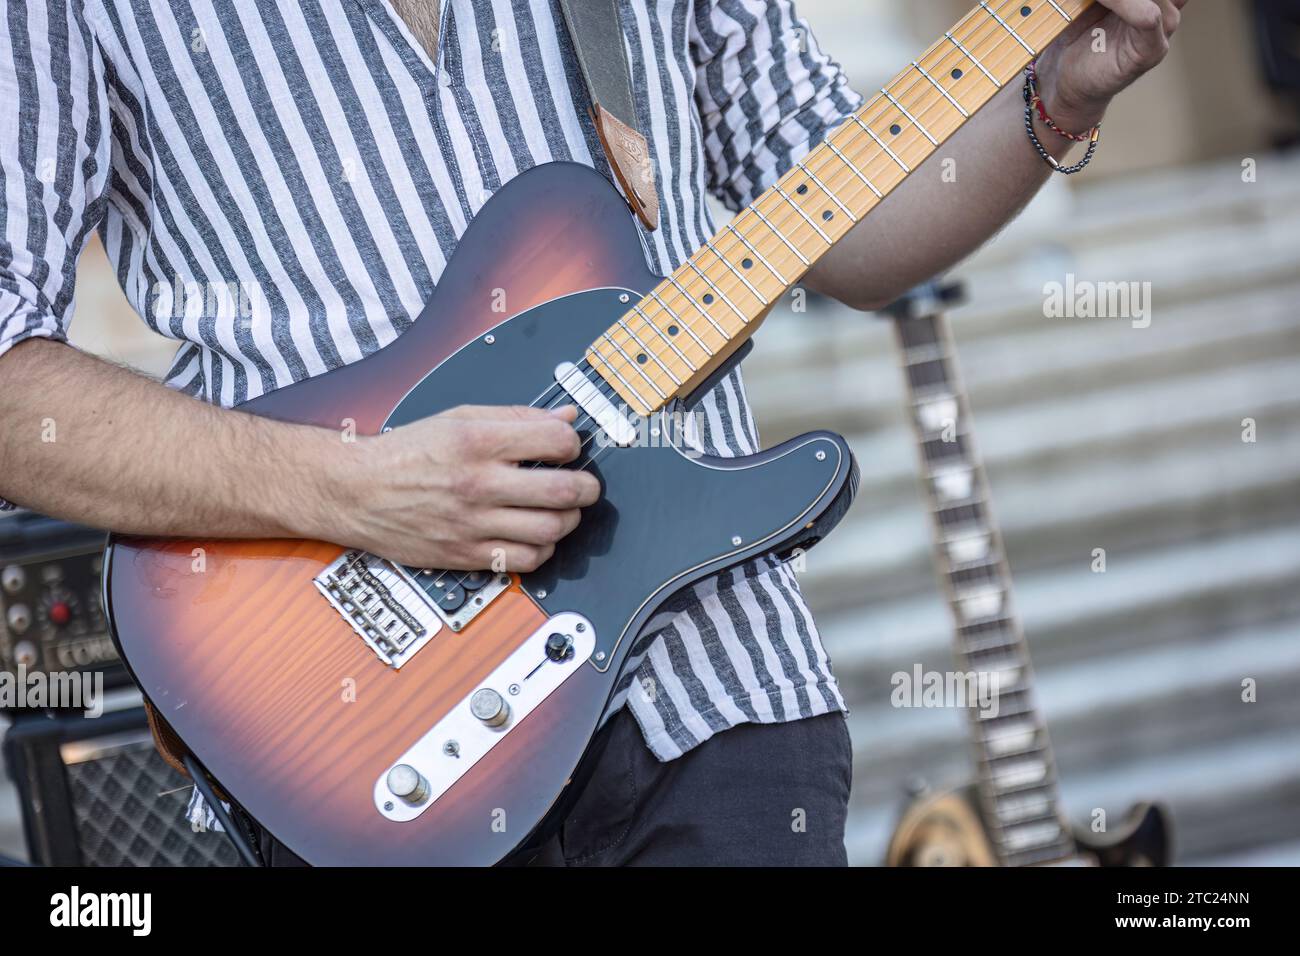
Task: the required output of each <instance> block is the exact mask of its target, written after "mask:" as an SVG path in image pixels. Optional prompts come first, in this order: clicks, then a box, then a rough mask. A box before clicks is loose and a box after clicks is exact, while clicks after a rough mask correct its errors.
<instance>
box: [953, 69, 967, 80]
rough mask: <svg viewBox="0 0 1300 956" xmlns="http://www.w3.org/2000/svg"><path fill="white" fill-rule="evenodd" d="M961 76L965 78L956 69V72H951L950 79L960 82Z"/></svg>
mask: <svg viewBox="0 0 1300 956" xmlns="http://www.w3.org/2000/svg"><path fill="white" fill-rule="evenodd" d="M963 76H965V74H964V73H962V71H961V70H960V69H957V70H953V71H952V78H953V79H954V80H960V79H961V78H962V77H963Z"/></svg>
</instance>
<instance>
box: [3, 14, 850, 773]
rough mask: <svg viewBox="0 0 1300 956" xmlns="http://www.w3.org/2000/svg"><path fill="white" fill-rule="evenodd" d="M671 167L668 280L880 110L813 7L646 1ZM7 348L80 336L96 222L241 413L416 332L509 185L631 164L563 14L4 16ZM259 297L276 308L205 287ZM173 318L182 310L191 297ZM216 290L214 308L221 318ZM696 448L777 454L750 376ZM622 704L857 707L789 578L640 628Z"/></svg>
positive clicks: (666, 754)
mask: <svg viewBox="0 0 1300 956" xmlns="http://www.w3.org/2000/svg"><path fill="white" fill-rule="evenodd" d="M619 12H620V16H621V18H622V25H623V32H624V36H625V43H626V47H627V51H628V57H629V61H630V65H631V69H632V73H633V88H634V94H635V97H636V99H637V102H638V107H637V108H638V114H639V116H638V121H639V124H640V126H641V128H642V130H643V131H645V132H646V134H647V138H648V140H649V143H650V148H651V152H652V155H653V158H654V160H655V164H656V169H657V178H658V189H659V195H660V198H661V213H660V222H661V225H660V228H659V229H658V230H657V231H654V232H647V231H645V230H642V238H643V240H644V246H645V251H646V255H647V257H648V262H649V264H650V265H651V267H652V268H653V269H654V270H655V271H656V272H658V273H660V274H667V273H669V272H671V271H672V270H673V269H675V268H676V267H677V266H678V265H680V264H681V263H682V262H683V261H684V260H685V259H686V258H687V257H688V256H689V255H690V253H691V252H692V251H694V250H695V249H696V248H697V247H699V246H700V245H702V244H703V242H704V241H705V240H706V239H708V238H709V237H710V236H711V235H712V234H713V232H714V230H715V224H714V222H713V221H712V218H711V215H710V211H709V208H708V207H707V205H706V202H705V198H706V196H707V195H708V194H710V193H711V194H713V195H714V196H716V197H718V198H719V199H720V200H721V201H722V202H723V203H724V204H725V205H726V206H727V207H729V208H730V209H732V210H733V211H734V210H738V209H740V208H742V207H743V206H744V205H746V204H748V203H749V202H750V201H752V200H753V199H754V198H755V197H756V196H757V195H758V194H759V193H760V192H762V191H763V190H764V189H765V188H766V187H767V186H768V185H770V184H771V183H772V182H774V181H775V180H776V178H777V177H778V176H779V175H780V174H781V173H783V172H785V171H786V170H787V169H789V168H790V166H791V165H792V164H793V163H794V162H795V161H797V160H798V159H799V158H800V157H802V156H803V154H804V153H806V152H807V151H808V150H809V149H810V148H811V147H812V146H813V145H815V144H816V143H817V142H819V141H820V140H821V139H822V138H823V137H824V136H825V135H826V133H827V132H829V130H830V129H832V128H833V127H834V126H835V125H836V124H837V123H839V122H840V121H841V120H842V119H844V118H845V117H846V116H847V115H848V114H849V113H850V112H852V111H853V110H854V109H855V108H857V106H858V105H860V101H859V99H858V97H857V96H856V95H854V94H853V93H852V92H851V91H850V90H849V89H848V87H847V85H846V81H845V77H844V75H843V73H842V72H841V70H840V68H839V67H838V66H837V65H836V64H835V63H834V62H833V61H831V60H830V59H829V58H827V57H826V56H825V55H823V54H822V52H821V51H820V49H819V47H818V45H817V43H816V41H815V40H814V39H813V37H812V35H811V34H810V32H809V30H808V28H807V25H806V24H805V23H804V21H803V20H801V19H800V18H799V17H798V15H797V14H796V12H795V10H794V9H793V6H792V3H791V2H790V0H769V2H760V0H693V2H692V0H678V2H673V0H620V3H619ZM0 15H2V16H3V18H4V21H5V27H4V29H0V188H3V192H4V203H3V204H0V354H3V352H4V351H6V350H8V349H9V348H10V347H12V346H13V345H14V344H15V343H17V342H20V341H22V340H24V339H27V338H31V337H33V336H44V337H47V338H53V339H62V338H63V337H64V336H65V333H66V330H67V328H68V323H69V322H70V320H71V318H72V315H73V311H74V304H73V279H74V271H75V266H76V261H77V256H78V254H79V252H80V251H81V249H82V248H83V246H84V245H85V243H86V241H87V238H88V236H89V234H90V232H91V231H92V230H98V232H99V234H100V236H101V238H102V240H103V244H104V247H105V249H106V250H107V252H108V257H109V260H110V261H111V263H112V264H113V266H114V268H115V269H116V271H117V277H118V279H119V281H120V283H121V286H122V288H123V289H124V291H125V293H126V296H127V299H128V300H129V301H130V303H131V305H132V306H133V307H134V308H135V309H136V310H137V311H138V312H139V313H140V315H141V316H142V318H143V320H144V321H145V322H146V323H148V324H149V326H150V327H151V328H153V329H154V330H155V331H156V332H159V333H161V334H162V335H164V336H168V337H170V338H173V339H175V340H176V341H177V342H178V344H179V347H178V349H177V351H176V357H175V361H174V363H173V364H172V366H171V369H170V370H169V372H168V373H167V376H166V382H167V384H168V385H169V386H171V387H172V388H175V389H179V390H180V391H182V392H185V393H188V394H190V395H194V396H197V397H198V398H201V399H203V400H206V401H209V402H213V403H217V404H219V405H222V406H231V405H235V404H238V403H240V402H243V401H245V400H247V399H250V398H253V397H255V396H257V395H260V394H262V393H265V392H267V391H270V390H272V389H276V388H280V387H283V386H285V385H288V384H290V383H292V382H296V381H299V380H301V379H303V378H306V377H309V376H314V375H318V374H320V373H322V372H324V371H326V370H328V369H331V368H334V367H337V366H339V365H342V364H346V363H349V362H354V361H357V360H358V359H360V358H363V357H364V356H366V355H368V354H370V353H372V352H374V351H375V350H377V349H379V348H381V347H383V346H384V345H386V344H388V343H389V342H391V341H393V339H395V338H396V337H397V336H399V335H400V334H401V333H402V332H403V331H404V330H405V329H407V328H408V327H409V326H410V325H411V323H412V321H414V319H415V318H416V316H417V315H418V314H419V313H420V311H421V308H422V306H423V304H424V303H425V301H426V300H427V299H428V298H429V296H430V294H431V292H432V291H433V289H434V287H435V285H436V284H437V282H438V280H439V277H440V275H441V273H442V270H443V269H444V267H445V266H446V263H447V260H448V258H449V257H450V256H451V253H452V250H453V249H454V248H455V246H456V242H457V240H458V239H459V237H460V236H461V234H462V233H463V232H464V231H465V228H466V226H467V225H468V224H469V222H470V220H471V219H473V218H474V215H475V213H477V212H478V210H479V209H480V208H482V206H483V204H484V203H486V202H487V201H488V199H489V197H490V196H491V195H492V193H493V192H494V191H495V190H497V189H499V188H500V187H501V185H502V184H503V183H505V182H507V181H508V180H509V179H511V178H512V177H514V176H516V175H518V174H519V173H520V172H521V171H523V170H526V169H528V168H530V167H532V166H535V165H537V164H539V163H545V162H550V161H555V160H570V161H575V162H579V163H585V164H587V165H590V166H593V167H595V168H596V169H597V170H599V171H600V172H601V173H603V174H605V175H606V176H609V175H610V173H609V167H608V165H607V163H606V161H605V158H604V156H603V154H602V152H601V148H600V144H599V140H598V139H597V137H596V133H595V130H594V128H593V126H592V125H591V122H590V120H589V118H588V116H587V105H588V102H589V101H588V96H587V92H586V90H585V87H584V86H583V84H582V79H581V71H580V70H579V68H578V64H577V62H576V59H575V56H574V51H573V47H572V45H571V43H570V40H569V37H568V35H567V33H566V31H565V29H564V26H563V19H562V17H561V15H560V12H559V8H558V5H557V3H556V0H478V2H470V0H445V2H444V4H443V6H442V9H441V23H440V28H439V30H438V37H439V40H438V47H437V49H436V50H434V51H432V55H431V53H430V51H427V50H425V49H424V47H423V46H421V44H420V43H419V41H418V40H417V39H416V38H415V37H414V36H413V35H412V33H411V32H410V30H409V29H408V28H407V26H406V24H405V23H404V22H403V21H402V20H401V19H400V17H398V16H397V15H396V14H395V13H394V11H393V9H392V8H391V7H390V6H389V4H388V3H386V2H385V0H300V2H299V0H294V2H276V0H210V2H204V3H193V4H191V3H183V2H158V0H153V2H150V0H47V2H31V0H0ZM191 287H194V288H199V289H213V288H231V287H239V288H245V287H248V288H256V289H258V290H260V293H261V301H260V304H259V307H258V308H256V309H254V310H253V311H252V316H251V318H248V317H247V316H244V317H242V318H241V317H240V310H237V309H236V310H232V309H223V308H215V307H214V308H211V309H207V308H200V307H194V302H195V300H196V299H200V300H201V299H202V297H196V296H185V295H177V293H176V290H185V289H187V288H191ZM177 303H184V304H185V307H184V308H181V307H179V306H178V305H177ZM200 304H201V302H200ZM701 412H702V414H701V415H700V416H698V420H699V427H698V429H697V430H696V434H695V436H694V439H693V440H694V442H695V443H696V444H697V445H698V447H699V448H700V449H702V450H703V451H705V452H707V453H710V454H715V455H723V456H735V455H746V454H751V453H753V452H755V451H757V450H758V449H759V447H760V446H759V439H758V432H757V429H756V428H755V425H754V421H753V419H752V417H751V415H750V411H749V407H748V404H747V402H746V398H745V391H744V387H743V385H742V380H741V375H740V372H739V370H737V371H735V372H733V373H732V374H730V375H729V376H727V377H726V379H725V380H724V381H722V382H721V384H719V385H718V387H717V388H716V389H715V390H714V391H713V392H712V393H711V394H710V395H709V396H708V397H707V399H706V400H705V401H704V403H703V405H702V409H701ZM624 704H626V705H627V706H628V707H630V708H631V710H632V712H633V713H634V715H635V716H636V718H637V720H638V722H639V724H640V726H641V728H642V730H643V731H644V734H645V739H646V742H647V744H648V746H649V747H650V749H651V750H652V751H653V752H654V753H655V754H656V755H657V756H658V757H659V758H660V759H661V760H668V759H671V758H673V757H675V756H677V755H680V754H682V753H684V752H685V751H687V750H689V749H690V748H692V747H694V746H696V745H697V744H699V743H700V742H701V741H703V740H705V739H707V738H709V737H710V736H712V735H713V734H715V733H718V732H719V731H722V730H724V729H726V728H728V727H731V726H734V725H736V724H738V723H742V722H746V721H756V722H779V721H786V720H792V719H796V718H802V717H811V716H814V715H817V714H822V713H826V712H829V711H832V710H837V709H840V710H842V709H843V708H844V703H843V699H842V698H841V696H840V693H839V690H838V688H837V686H836V683H835V680H834V678H833V676H832V674H831V671H830V665H829V661H828V659H827V656H826V652H825V650H824V648H823V647H822V642H821V639H820V638H819V636H818V634H817V630H816V628H815V626H814V624H813V621H812V617H811V615H810V614H809V612H808V609H807V607H806V606H805V604H804V601H803V598H802V597H801V595H800V592H799V587H798V584H797V583H796V581H795V578H794V575H793V574H792V572H791V571H790V569H789V568H788V567H786V566H784V565H780V564H778V563H776V562H774V561H763V562H756V563H752V564H749V565H747V566H744V567H741V568H738V569H735V570H733V571H731V572H729V573H724V574H722V575H720V576H719V577H717V578H714V579H712V580H710V581H707V582H705V583H704V584H702V585H699V586H697V587H695V588H693V589H691V590H690V591H687V592H684V593H682V594H679V595H678V596H677V597H676V598H675V599H674V600H673V601H672V602H671V603H670V604H669V605H668V606H667V607H666V608H665V609H664V610H663V611H662V612H661V613H659V614H658V615H657V616H656V617H655V619H654V620H653V621H651V622H650V624H649V625H648V627H647V628H646V629H645V630H644V631H643V632H642V633H641V634H640V635H639V636H638V638H637V639H636V641H634V644H633V648H632V652H631V657H630V658H629V661H628V665H627V667H626V669H625V671H624V673H623V675H622V677H621V680H620V682H619V684H618V690H617V692H616V697H615V699H614V701H613V703H612V705H611V711H610V712H611V713H612V712H613V710H614V709H617V708H618V707H621V706H623V705H624Z"/></svg>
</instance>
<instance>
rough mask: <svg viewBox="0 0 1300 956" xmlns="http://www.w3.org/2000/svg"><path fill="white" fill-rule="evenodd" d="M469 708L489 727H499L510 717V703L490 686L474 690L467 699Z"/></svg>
mask: <svg viewBox="0 0 1300 956" xmlns="http://www.w3.org/2000/svg"><path fill="white" fill-rule="evenodd" d="M469 710H470V713H472V714H473V715H474V716H475V717H477V718H478V719H479V720H481V721H483V723H485V724H487V725H488V726H489V727H500V726H501V725H502V724H504V723H505V722H506V721H507V720H509V719H510V705H509V704H507V703H506V699H505V698H504V697H502V696H501V695H500V694H498V693H497V692H496V691H494V690H493V689H492V688H491V687H484V688H483V689H482V690H479V691H475V692H474V696H473V697H471V698H470V699H469Z"/></svg>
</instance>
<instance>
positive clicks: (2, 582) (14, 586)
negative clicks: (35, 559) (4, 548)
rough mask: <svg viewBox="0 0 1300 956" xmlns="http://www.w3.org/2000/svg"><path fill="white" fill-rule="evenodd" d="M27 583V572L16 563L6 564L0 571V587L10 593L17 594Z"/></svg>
mask: <svg viewBox="0 0 1300 956" xmlns="http://www.w3.org/2000/svg"><path fill="white" fill-rule="evenodd" d="M26 583H27V574H26V572H24V571H23V569H22V567H21V566H20V565H17V564H11V565H9V566H7V567H6V568H5V569H4V570H3V571H0V587H2V588H4V589H5V590H6V591H8V592H9V593H10V594H17V593H18V592H19V591H21V590H22V589H23V585H24V584H26Z"/></svg>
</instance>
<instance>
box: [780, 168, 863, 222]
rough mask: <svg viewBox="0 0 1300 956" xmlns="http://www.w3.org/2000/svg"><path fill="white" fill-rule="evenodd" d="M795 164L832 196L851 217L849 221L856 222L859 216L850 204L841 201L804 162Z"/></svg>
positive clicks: (845, 213)
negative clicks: (854, 212) (854, 213)
mask: <svg viewBox="0 0 1300 956" xmlns="http://www.w3.org/2000/svg"><path fill="white" fill-rule="evenodd" d="M795 166H796V167H797V168H798V169H801V170H803V173H804V175H805V176H807V177H808V178H809V179H811V180H812V181H813V182H814V183H816V185H817V188H818V189H820V190H821V191H822V192H823V193H825V194H826V195H827V196H828V197H830V200H831V202H833V203H835V205H837V206H839V207H840V209H841V211H843V213H844V215H846V216H848V217H849V222H852V223H856V222H857V221H858V217H857V216H855V215H853V210H851V209H850V208H849V207H848V206H846V205H844V203H842V202H840V197H839V196H836V195H835V194H834V193H833V192H831V191H830V188H829V187H828V186H827V185H826V184H825V183H824V182H822V181H821V180H820V179H818V178H817V174H816V173H814V172H813V171H812V170H811V169H809V168H808V167H807V166H805V165H804V164H803V163H795Z"/></svg>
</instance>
